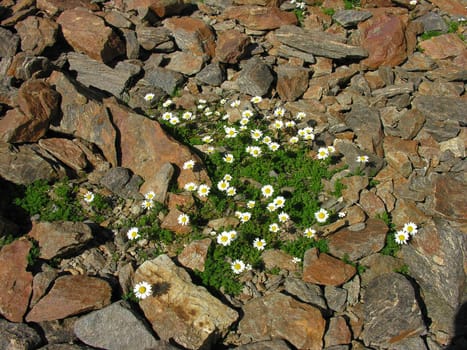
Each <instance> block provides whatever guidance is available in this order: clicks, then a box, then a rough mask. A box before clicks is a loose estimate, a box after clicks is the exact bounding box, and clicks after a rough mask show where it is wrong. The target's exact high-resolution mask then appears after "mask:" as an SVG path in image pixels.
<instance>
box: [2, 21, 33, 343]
mask: <svg viewBox="0 0 467 350" xmlns="http://www.w3.org/2000/svg"><path fill="white" fill-rule="evenodd" d="M0 29H1V28H0ZM41 343H42V339H41V337H40V335H39V334H38V333H37V331H36V330H34V328H31V327H29V326H28V325H26V324H24V323H11V322H8V321H7V320H4V319H0V349H5V350H29V349H31V350H32V349H36V348H37V347H38V346H39V345H40V344H41Z"/></svg>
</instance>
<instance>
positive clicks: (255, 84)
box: [237, 58, 274, 96]
mask: <svg viewBox="0 0 467 350" xmlns="http://www.w3.org/2000/svg"><path fill="white" fill-rule="evenodd" d="M273 80H274V77H273V75H272V73H271V69H270V68H269V66H268V65H267V64H266V63H264V62H263V61H261V59H259V58H252V59H250V60H248V61H247V62H246V64H245V65H244V67H243V69H242V70H241V71H240V74H239V77H238V80H237V84H238V87H239V89H240V92H242V93H244V94H248V95H250V96H264V95H266V94H267V92H268V91H269V89H270V88H271V84H272V82H273Z"/></svg>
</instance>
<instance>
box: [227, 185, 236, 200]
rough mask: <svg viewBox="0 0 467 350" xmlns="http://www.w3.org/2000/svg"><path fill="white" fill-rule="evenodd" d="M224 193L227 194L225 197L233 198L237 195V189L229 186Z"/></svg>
mask: <svg viewBox="0 0 467 350" xmlns="http://www.w3.org/2000/svg"><path fill="white" fill-rule="evenodd" d="M225 192H226V193H227V196H229V197H233V196H235V195H236V194H237V189H236V188H235V187H233V186H230V187H229V188H228V189H227V190H226V191H225Z"/></svg>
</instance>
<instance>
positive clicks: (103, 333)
mask: <svg viewBox="0 0 467 350" xmlns="http://www.w3.org/2000/svg"><path fill="white" fill-rule="evenodd" d="M124 330H131V331H129V332H124ZM74 332H75V334H76V336H77V337H78V338H79V339H80V340H81V341H82V342H83V343H85V344H88V345H90V346H93V347H97V348H104V349H113V350H132V349H148V348H158V345H159V341H158V340H156V338H155V337H154V335H153V334H152V333H151V332H150V331H149V329H148V328H147V327H146V326H145V324H144V322H143V320H142V319H141V318H140V317H138V316H137V314H136V313H135V312H134V311H132V310H131V308H130V305H129V304H128V303H127V302H125V301H119V302H117V303H114V304H111V305H109V306H107V307H105V308H103V309H101V310H98V311H94V312H91V313H89V314H87V315H84V316H82V317H80V318H79V319H78V320H77V321H76V322H75V326H74Z"/></svg>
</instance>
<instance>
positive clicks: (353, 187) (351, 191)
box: [341, 176, 368, 203]
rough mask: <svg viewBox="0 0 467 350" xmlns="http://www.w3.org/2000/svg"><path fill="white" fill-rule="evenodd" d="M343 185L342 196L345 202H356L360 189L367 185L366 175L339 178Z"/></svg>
mask: <svg viewBox="0 0 467 350" xmlns="http://www.w3.org/2000/svg"><path fill="white" fill-rule="evenodd" d="M341 182H342V184H343V185H344V186H345V187H344V188H343V189H342V197H343V198H344V201H346V202H347V203H356V202H358V199H359V198H360V191H361V190H363V189H364V188H366V187H367V186H368V177H366V176H350V177H344V178H343V179H342V180H341Z"/></svg>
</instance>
